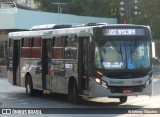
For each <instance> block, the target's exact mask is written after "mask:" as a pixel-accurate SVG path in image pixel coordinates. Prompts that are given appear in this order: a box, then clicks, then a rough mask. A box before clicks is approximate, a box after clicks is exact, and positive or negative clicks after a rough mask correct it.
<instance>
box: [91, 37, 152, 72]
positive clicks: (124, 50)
mask: <svg viewBox="0 0 160 117" xmlns="http://www.w3.org/2000/svg"><path fill="white" fill-rule="evenodd" d="M150 57H151V51H150V41H149V40H140V39H139V40H138V39H135V40H129V41H128V40H122V39H121V41H117V40H111V41H109V40H108V39H107V40H101V41H97V42H96V43H95V59H94V61H95V66H96V68H98V69H106V70H117V69H121V70H124V69H125V70H126V69H145V68H149V67H150V65H151V64H150Z"/></svg>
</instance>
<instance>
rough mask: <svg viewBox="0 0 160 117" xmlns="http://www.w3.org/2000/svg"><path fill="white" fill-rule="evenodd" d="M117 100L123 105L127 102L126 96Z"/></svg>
mask: <svg viewBox="0 0 160 117" xmlns="http://www.w3.org/2000/svg"><path fill="white" fill-rule="evenodd" d="M119 100H120V103H125V102H127V96H122V97H119Z"/></svg>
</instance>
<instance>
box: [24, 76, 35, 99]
mask: <svg viewBox="0 0 160 117" xmlns="http://www.w3.org/2000/svg"><path fill="white" fill-rule="evenodd" d="M26 93H27V94H28V95H29V96H34V94H35V90H34V89H33V83H32V79H31V76H30V75H28V76H27V77H26Z"/></svg>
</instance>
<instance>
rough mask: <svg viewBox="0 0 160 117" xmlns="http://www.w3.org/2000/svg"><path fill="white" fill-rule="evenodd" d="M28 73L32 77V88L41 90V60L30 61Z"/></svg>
mask: <svg viewBox="0 0 160 117" xmlns="http://www.w3.org/2000/svg"><path fill="white" fill-rule="evenodd" d="M30 63H31V64H30V66H29V73H30V75H31V77H32V82H33V88H34V89H38V90H42V68H41V66H42V64H41V59H31V61H30Z"/></svg>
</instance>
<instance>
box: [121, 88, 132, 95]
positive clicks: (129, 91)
mask: <svg viewBox="0 0 160 117" xmlns="http://www.w3.org/2000/svg"><path fill="white" fill-rule="evenodd" d="M123 93H124V94H128V93H133V90H132V89H123Z"/></svg>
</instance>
